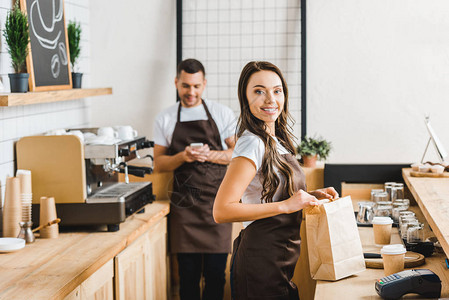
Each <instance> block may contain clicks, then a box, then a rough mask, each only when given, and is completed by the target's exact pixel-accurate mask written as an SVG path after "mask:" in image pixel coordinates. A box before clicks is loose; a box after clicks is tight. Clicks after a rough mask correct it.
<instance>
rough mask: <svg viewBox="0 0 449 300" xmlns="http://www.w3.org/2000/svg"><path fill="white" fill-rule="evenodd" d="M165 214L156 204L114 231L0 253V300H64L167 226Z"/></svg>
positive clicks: (72, 234) (62, 237)
mask: <svg viewBox="0 0 449 300" xmlns="http://www.w3.org/2000/svg"><path fill="white" fill-rule="evenodd" d="M168 213H169V202H168V201H155V202H153V203H151V204H148V205H146V206H145V212H144V213H140V214H134V215H132V216H130V217H128V218H127V220H126V221H125V222H123V223H121V224H120V230H119V231H117V232H106V231H104V232H70V233H60V234H59V237H58V238H56V239H40V238H36V241H35V242H34V243H31V244H27V245H26V246H25V248H23V249H21V250H18V251H16V252H10V253H0V299H63V298H64V297H66V296H67V295H69V294H71V293H72V292H73V291H74V290H76V288H77V287H79V286H80V285H81V284H82V283H83V282H85V280H86V279H88V278H89V277H91V276H92V274H94V273H95V272H96V271H97V270H99V269H100V268H102V267H103V266H104V265H105V264H107V263H108V264H109V265H110V268H111V270H112V268H113V265H114V264H113V263H112V262H113V259H114V257H115V256H116V255H118V254H120V253H121V252H122V251H123V250H124V249H125V248H127V247H128V246H129V245H130V244H131V243H133V242H134V241H135V240H136V239H138V238H139V237H140V236H141V235H143V234H144V233H146V232H148V231H149V230H150V229H151V228H152V226H156V224H158V223H161V222H162V221H164V222H165V216H166V215H167V214H168ZM165 224H166V223H164V225H165ZM157 228H163V227H162V226H161V227H157ZM150 233H151V232H150ZM164 249H165V248H164ZM112 272H113V271H112ZM111 289H112V287H111ZM69 296H70V295H69ZM70 299H83V298H82V297H81V298H80V297H73V298H70ZM95 299H97V298H95Z"/></svg>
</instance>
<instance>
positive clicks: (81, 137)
mask: <svg viewBox="0 0 449 300" xmlns="http://www.w3.org/2000/svg"><path fill="white" fill-rule="evenodd" d="M67 134H69V135H74V136H77V137H78V138H79V139H80V141H81V144H83V143H84V134H83V133H82V132H81V131H80V130H71V131H69V132H68V133H67Z"/></svg>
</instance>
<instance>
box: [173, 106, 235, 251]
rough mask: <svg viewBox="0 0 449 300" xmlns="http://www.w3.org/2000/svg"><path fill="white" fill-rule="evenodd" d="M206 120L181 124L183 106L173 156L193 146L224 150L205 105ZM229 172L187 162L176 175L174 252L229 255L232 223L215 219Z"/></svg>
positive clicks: (219, 167)
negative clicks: (216, 204) (217, 201)
mask: <svg viewBox="0 0 449 300" xmlns="http://www.w3.org/2000/svg"><path fill="white" fill-rule="evenodd" d="M202 104H203V106H204V110H205V111H206V114H207V118H208V119H207V120H197V121H188V122H180V114H181V104H179V108H178V116H177V122H176V126H175V130H174V132H173V138H172V142H171V144H170V147H169V149H168V152H169V154H170V155H174V154H176V153H179V152H181V151H184V149H185V147H186V146H188V145H190V144H191V143H203V144H208V145H209V147H210V149H211V150H223V147H222V144H221V139H220V133H219V131H218V128H217V125H216V124H215V122H214V120H213V119H212V117H211V115H210V113H209V110H208V109H207V106H206V103H204V101H203V100H202ZM225 173H226V165H220V164H214V163H210V162H204V163H200V162H193V163H184V164H183V165H182V166H180V167H179V168H177V169H176V170H175V172H174V179H173V193H172V195H171V203H170V215H169V233H170V251H171V252H172V253H229V252H231V229H232V224H217V223H215V221H214V219H213V216H212V208H213V204H214V199H215V195H216V194H217V191H218V188H219V186H220V184H221V181H222V180H223V177H224V175H225Z"/></svg>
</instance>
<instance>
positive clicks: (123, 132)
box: [116, 125, 137, 141]
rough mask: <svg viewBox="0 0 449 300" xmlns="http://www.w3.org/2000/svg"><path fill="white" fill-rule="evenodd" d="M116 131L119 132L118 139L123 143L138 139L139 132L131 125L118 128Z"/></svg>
mask: <svg viewBox="0 0 449 300" xmlns="http://www.w3.org/2000/svg"><path fill="white" fill-rule="evenodd" d="M116 129H117V132H118V138H119V139H121V140H123V141H127V140H132V139H134V138H135V137H137V131H136V130H134V129H133V128H132V127H131V126H130V125H123V126H117V127H116Z"/></svg>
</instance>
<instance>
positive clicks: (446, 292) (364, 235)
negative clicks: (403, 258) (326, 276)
mask: <svg viewBox="0 0 449 300" xmlns="http://www.w3.org/2000/svg"><path fill="white" fill-rule="evenodd" d="M357 201H360V200H353V202H357ZM410 210H412V211H414V212H415V214H416V216H417V218H418V220H419V221H420V222H424V223H426V222H425V218H424V216H423V214H422V213H421V211H420V209H419V208H418V207H416V206H414V207H411V208H410ZM432 228H433V227H432ZM358 229H359V233H360V239H361V242H362V246H363V251H364V252H371V253H373V252H374V253H380V247H377V246H375V245H374V233H373V228H372V227H358ZM424 235H425V237H429V236H433V234H432V232H431V230H430V227H429V226H428V225H426V226H425V232H424ZM400 243H401V239H400V237H399V233H398V230H397V228H393V234H392V239H391V244H400ZM445 257H446V256H445V255H444V254H438V253H434V254H433V255H432V256H431V257H426V263H425V264H424V265H422V266H419V267H416V269H430V270H432V271H433V272H435V273H436V274H437V275H438V276H439V277H440V279H441V281H443V283H442V293H441V297H449V285H448V283H449V276H448V275H449V274H448V270H447V268H446V266H445V262H444V259H445ZM384 276H385V275H384V270H383V269H366V270H365V271H363V272H361V273H359V274H357V275H353V276H350V277H348V278H344V279H341V280H339V281H323V280H317V285H316V290H315V299H333V298H335V297H343V298H342V299H382V298H381V297H379V296H378V295H377V293H376V290H375V287H374V284H375V281H376V280H377V279H379V278H382V277H384ZM416 296H417V295H416V294H409V295H407V296H405V297H403V298H404V299H408V298H416Z"/></svg>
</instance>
